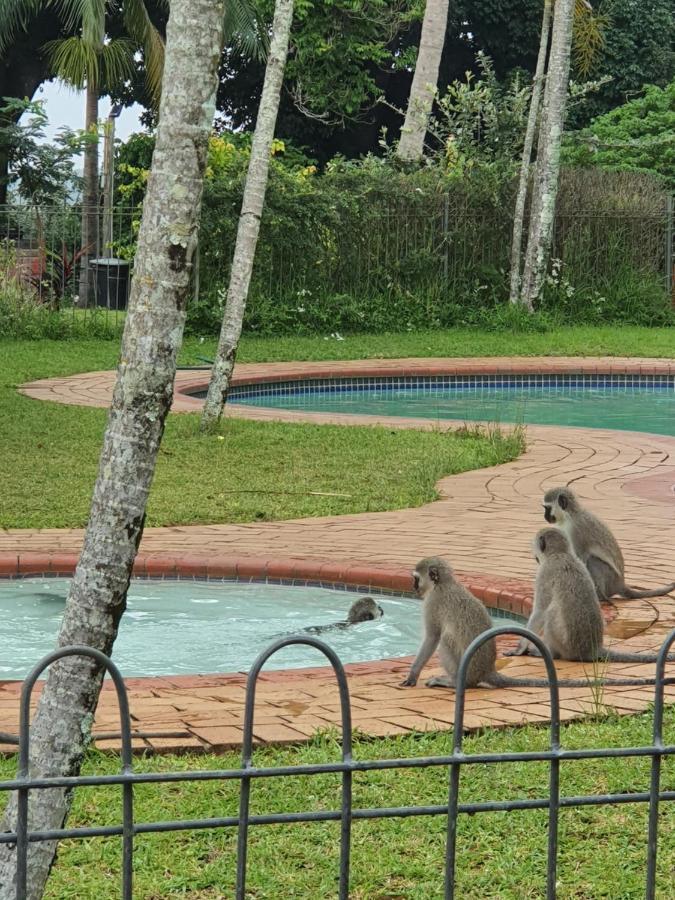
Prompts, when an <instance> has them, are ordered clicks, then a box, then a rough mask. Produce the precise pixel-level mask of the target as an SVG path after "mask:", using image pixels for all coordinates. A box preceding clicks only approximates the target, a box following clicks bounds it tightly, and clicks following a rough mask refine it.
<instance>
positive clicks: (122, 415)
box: [0, 0, 224, 900]
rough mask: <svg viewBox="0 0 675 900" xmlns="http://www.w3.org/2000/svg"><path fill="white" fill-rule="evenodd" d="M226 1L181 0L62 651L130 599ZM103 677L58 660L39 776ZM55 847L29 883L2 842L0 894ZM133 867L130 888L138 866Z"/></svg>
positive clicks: (37, 887) (98, 639) (52, 810)
mask: <svg viewBox="0 0 675 900" xmlns="http://www.w3.org/2000/svg"><path fill="white" fill-rule="evenodd" d="M223 7H224V0H183V2H178V0H176V2H173V3H172V4H171V14H170V18H169V24H168V28H167V56H166V72H167V78H166V82H167V84H166V87H165V90H164V91H163V97H162V103H161V108H160V115H159V124H158V128H157V141H156V144H155V151H154V156H153V164H154V172H155V173H161V174H156V177H155V176H153V177H151V178H150V180H149V182H148V190H147V194H146V198H145V206H144V210H143V219H142V222H141V229H140V232H139V239H138V250H137V254H136V277H134V279H133V282H132V287H131V297H130V302H129V313H128V315H127V319H126V322H125V329H124V337H123V344H122V354H121V363H120V366H119V369H118V374H117V385H116V388H115V391H114V397H113V401H112V405H111V409H110V417H109V423H108V428H107V430H106V433H105V436H104V440H103V449H102V453H101V461H100V466H99V472H98V477H97V480H96V485H95V487H94V493H93V499H92V507H91V514H90V516H89V521H88V524H87V530H86V533H85V536H84V543H83V548H82V554H81V556H80V560H79V562H78V566H77V569H76V571H75V575H74V577H73V580H72V582H71V586H70V590H69V595H68V601H67V604H66V608H65V611H64V614H63V620H62V623H61V629H60V632H59V639H58V643H59V646H60V647H65V646H68V645H72V644H77V643H79V644H85V645H88V646H89V647H93V648H94V649H96V650H100V651H103V652H104V653H106V654H110V653H111V651H112V647H113V644H114V641H115V638H116V635H117V630H118V625H119V621H120V618H121V616H122V614H123V612H124V608H125V606H126V594H127V588H128V586H129V579H130V577H131V571H132V566H133V563H134V559H135V556H136V552H137V550H138V545H139V543H140V540H141V536H142V534H143V526H144V522H145V508H146V504H147V499H148V494H149V491H150V485H151V482H152V476H153V473H154V469H155V463H156V461H157V455H158V452H159V447H160V443H161V440H162V433H163V431H164V423H165V420H166V416H167V414H168V412H169V406H170V405H171V393H172V386H173V381H174V377H175V374H176V356H177V353H178V349H179V347H180V344H181V340H182V336H183V326H184V323H185V303H186V300H187V295H188V291H189V287H190V270H191V268H192V262H193V258H194V252H195V246H196V243H197V229H198V225H199V211H200V205H201V197H202V183H203V179H204V168H205V161H206V150H207V143H208V136H209V132H210V130H211V126H212V116H213V109H214V108H215V100H216V88H217V86H218V71H217V70H218V61H219V49H220V40H221V29H222V15H223ZM102 681H103V671H102V668H101V664H100V662H99V661H97V660H93V659H91V658H84V657H82V656H80V657H75V658H73V657H71V658H70V659H66V660H62V661H59V662H58V663H56V664H55V665H54V666H53V667H52V668H51V670H50V673H49V677H48V679H47V681H46V682H45V685H44V689H43V692H42V695H41V697H40V701H39V704H38V709H37V711H36V713H35V716H34V717H33V721H32V723H31V742H30V771H31V773H32V774H33V775H34V776H37V777H45V776H47V775H53V776H54V775H55V776H59V775H60V776H64V775H77V774H78V773H79V771H80V766H81V763H82V760H83V758H84V755H85V751H86V747H87V742H88V738H89V733H90V730H91V723H92V721H93V718H94V712H95V710H96V705H97V702H98V696H99V692H100V690H101V684H102ZM72 795H73V792H72V790H69V789H66V788H54V789H51V790H48V791H32V792H31V797H30V802H29V809H28V817H29V821H30V823H31V826H30V827H31V828H32V829H37V830H46V831H51V830H54V829H59V828H61V827H62V826H63V824H64V822H65V820H66V818H67V815H68V812H69V809H70V804H71V802H72ZM16 822H17V797H16V795H13V796H12V797H11V798H10V800H9V802H8V804H7V806H6V808H5V810H4V813H3V822H2V823H0V829H1V830H2V831H11V830H14V829H15V828H16ZM56 849H57V846H56V842H55V841H41V842H33V843H31V845H30V848H29V851H28V870H27V873H26V874H27V879H26V881H27V883H26V884H24V883H22V881H23V875H24V873H23V871H21V870H19V871H17V856H18V853H17V851H16V848H15V847H14V846H11V845H9V844H0V900H14V898H16V897H17V896H19V897H22V898H25V900H40V898H41V897H42V895H43V890H44V885H45V881H46V879H47V877H48V875H49V871H50V868H51V865H52V863H53V860H54V855H55V853H56ZM127 875H128V877H129V890H128V896H131V895H132V891H131V884H130V878H131V873H127ZM17 881H18V882H19V883H18V884H17ZM125 896H127V893H126V892H125Z"/></svg>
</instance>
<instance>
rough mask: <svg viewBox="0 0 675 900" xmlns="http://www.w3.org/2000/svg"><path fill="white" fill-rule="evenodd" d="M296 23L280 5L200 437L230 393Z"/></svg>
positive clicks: (283, 0)
mask: <svg viewBox="0 0 675 900" xmlns="http://www.w3.org/2000/svg"><path fill="white" fill-rule="evenodd" d="M292 23H293V0H277V3H276V8H275V12H274V20H273V22H272V42H271V45H270V52H269V55H268V57H267V68H266V71H265V83H264V85H263V92H262V98H261V100H260V106H259V108H258V121H257V122H256V126H255V131H254V133H253V143H252V145H251V158H250V160H249V165H248V172H247V174H246V183H245V185H244V198H243V201H242V205H241V213H240V215H239V226H238V228H237V241H236V243H235V245H234V257H233V260H232V268H231V270H230V284H229V286H228V290H227V302H226V304H225V313H224V316H223V325H222V328H221V331H220V339H219V341H218V349H217V350H216V358H215V360H214V362H213V369H212V370H211V379H210V381H209V389H208V393H207V396H206V400H205V402H204V412H203V414H202V421H201V429H202V431H208V430H210V429H212V428H213V426H214V425H215V424H216V423H217V422H218V420H219V419H220V416H221V414H222V411H223V406H224V405H225V403H226V401H227V394H228V391H229V389H230V380H231V378H232V370H233V369H234V362H235V359H236V356H237V348H238V346H239V339H240V337H241V330H242V327H243V324H244V313H245V312H246V299H247V297H248V289H249V285H250V283H251V273H252V272H253V262H254V259H255V249H256V245H257V243H258V235H259V234H260V220H261V218H262V214H263V207H264V205H265V191H266V190H267V176H268V173H269V164H270V152H271V150H272V141H273V140H274V129H275V127H276V123H277V112H278V110H279V96H280V94H281V85H282V83H283V80H284V68H285V66H286V57H287V55H288V41H289V38H290V34H291V25H292Z"/></svg>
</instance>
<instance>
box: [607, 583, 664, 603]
mask: <svg viewBox="0 0 675 900" xmlns="http://www.w3.org/2000/svg"><path fill="white" fill-rule="evenodd" d="M673 591H675V581H673V582H672V583H671V584H664V585H663V587H660V588H654V589H653V590H651V591H640V590H638V589H637V588H632V587H628V585H627V584H624V586H623V590H622V591H621V593H619V594H617V595H616V596H617V597H618V598H619V599H621V600H641V599H642V598H643V597H665V596H666V594H672V592H673Z"/></svg>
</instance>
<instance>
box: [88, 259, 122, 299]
mask: <svg viewBox="0 0 675 900" xmlns="http://www.w3.org/2000/svg"><path fill="white" fill-rule="evenodd" d="M89 268H90V269H91V270H92V272H93V273H94V279H93V289H94V297H95V299H96V306H104V307H105V308H106V309H126V308H127V301H128V300H129V286H130V278H129V261H128V260H126V259H115V258H113V257H108V258H101V259H90V260H89Z"/></svg>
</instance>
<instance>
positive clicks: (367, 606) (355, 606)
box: [286, 597, 384, 634]
mask: <svg viewBox="0 0 675 900" xmlns="http://www.w3.org/2000/svg"><path fill="white" fill-rule="evenodd" d="M383 615H384V610H383V609H382V607H381V606H380V604H379V603H376V602H375V601H374V600H373V598H372V597H359V599H358V600H355V601H354V602H353V603H352V605H351V606H350V607H349V612H348V613H347V619H346V621H344V622H331V623H329V624H328V625H308V626H307V627H306V628H300V629H298V631H289V632H286V634H323V633H324V632H326V631H343V630H344V629H346V628H349V627H350V626H351V625H358V624H359V622H370V621H372V620H373V619H381V618H382V616H383Z"/></svg>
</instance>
